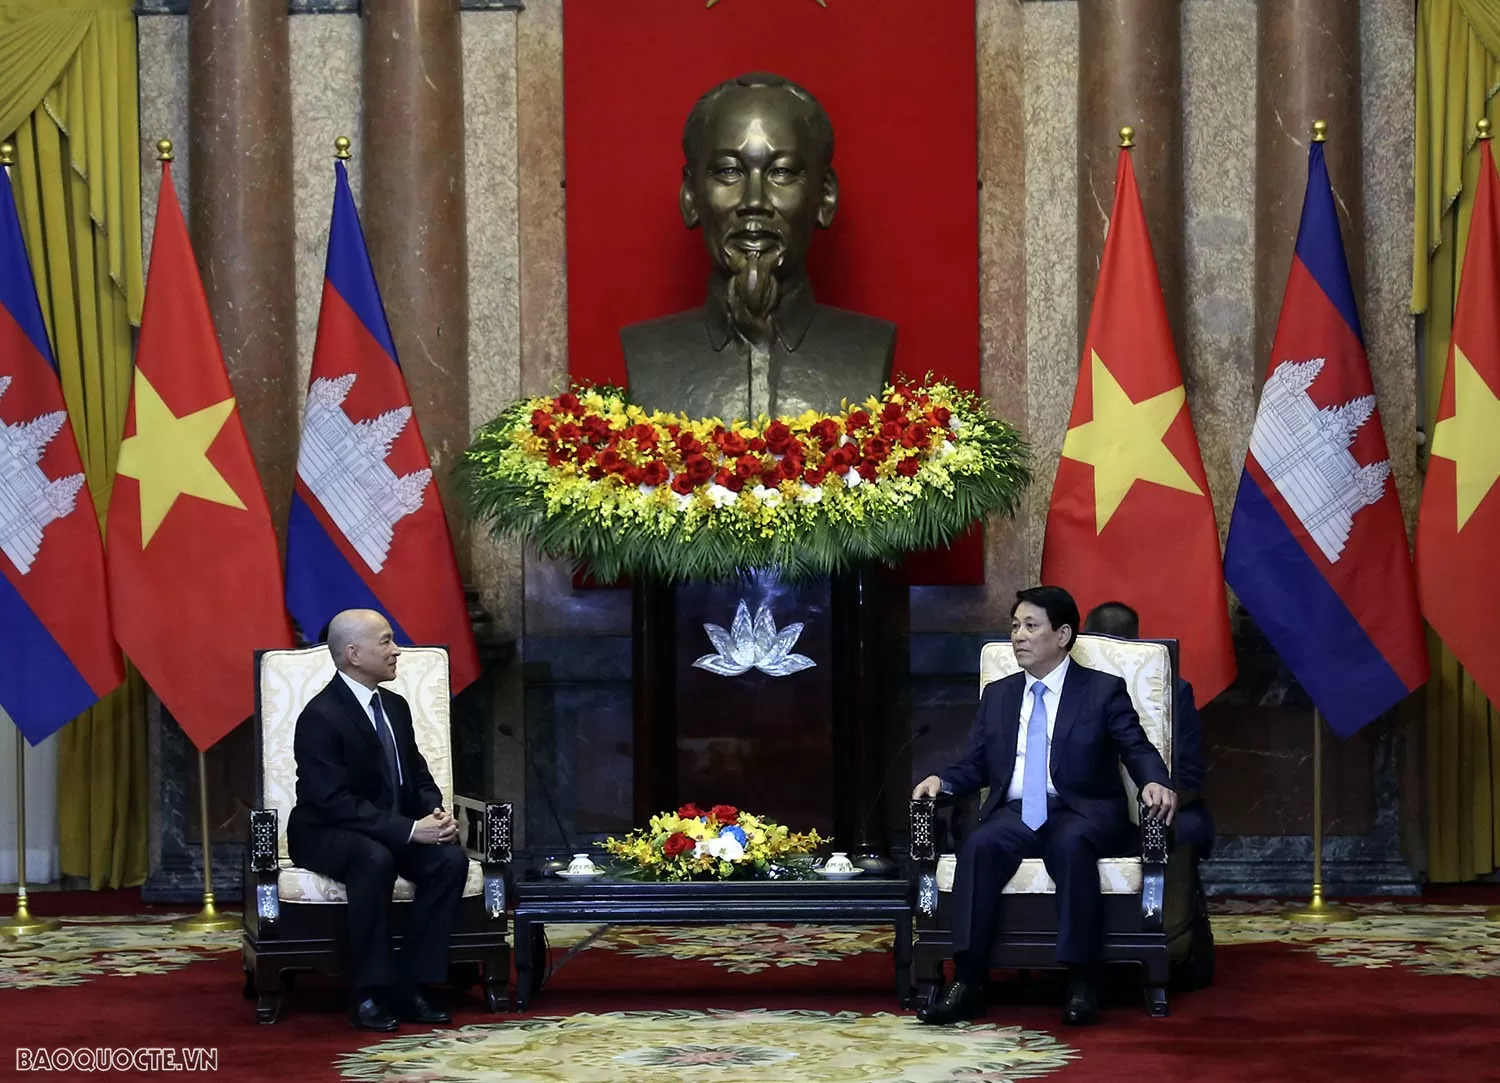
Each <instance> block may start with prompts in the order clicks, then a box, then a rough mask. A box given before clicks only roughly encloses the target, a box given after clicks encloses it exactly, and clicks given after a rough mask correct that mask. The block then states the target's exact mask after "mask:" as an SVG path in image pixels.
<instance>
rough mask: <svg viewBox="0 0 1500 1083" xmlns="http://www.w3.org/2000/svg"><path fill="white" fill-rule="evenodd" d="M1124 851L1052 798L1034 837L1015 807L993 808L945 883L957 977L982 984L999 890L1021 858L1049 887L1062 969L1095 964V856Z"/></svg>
mask: <svg viewBox="0 0 1500 1083" xmlns="http://www.w3.org/2000/svg"><path fill="white" fill-rule="evenodd" d="M1125 826H1126V827H1128V826H1129V824H1128V823H1127V824H1126V825H1125ZM1119 834H1121V835H1124V834H1125V833H1124V832H1121V833H1119ZM1101 835H1102V837H1101ZM1128 846H1129V843H1128V836H1126V837H1124V838H1117V837H1110V833H1108V832H1103V833H1101V831H1100V828H1099V827H1098V825H1096V824H1094V823H1092V822H1091V821H1089V820H1086V819H1084V818H1083V817H1082V816H1080V815H1078V814H1077V813H1076V812H1073V811H1072V810H1070V809H1068V808H1065V807H1064V806H1063V805H1062V803H1061V802H1059V801H1058V799H1057V798H1056V797H1048V798H1047V821H1046V822H1045V823H1044V824H1042V826H1041V829H1040V830H1038V831H1032V830H1031V828H1029V827H1027V826H1026V825H1025V824H1023V823H1022V822H1021V802H1019V801H1012V802H1010V803H1009V804H1008V805H1001V806H999V807H998V808H996V809H995V811H994V812H993V813H991V814H990V816H989V817H988V818H986V819H985V820H984V822H982V823H981V824H980V825H979V826H978V827H977V828H975V829H974V831H973V833H971V834H970V835H969V837H968V838H966V839H965V840H964V845H963V849H962V850H961V851H960V852H959V855H958V868H957V869H956V870H955V873H954V877H953V893H952V896H951V900H950V901H951V904H952V906H953V947H954V951H955V953H956V958H955V965H956V967H957V969H958V976H959V978H961V979H963V980H965V981H970V982H983V980H984V977H985V975H986V974H987V972H988V970H989V959H990V947H991V945H992V944H993V943H994V939H995V933H996V925H997V924H998V921H999V912H1000V891H1001V889H1002V888H1004V887H1005V885H1006V884H1007V883H1009V882H1010V878H1011V877H1012V876H1014V875H1015V874H1016V870H1017V869H1018V868H1020V866H1021V861H1022V859H1024V858H1028V857H1039V858H1041V859H1042V861H1043V863H1044V864H1045V865H1046V866H1047V875H1049V876H1051V877H1052V880H1053V882H1054V883H1056V884H1057V893H1056V895H1055V897H1054V898H1055V902H1056V906H1057V928H1058V934H1057V961H1058V962H1059V963H1063V964H1065V965H1069V966H1087V965H1091V964H1093V963H1097V962H1098V961H1099V954H1100V950H1101V948H1102V945H1103V930H1104V900H1103V895H1102V893H1101V892H1100V890H1099V866H1098V862H1099V858H1100V857H1107V856H1111V855H1113V854H1116V853H1119V852H1122V851H1123V850H1126V849H1128Z"/></svg>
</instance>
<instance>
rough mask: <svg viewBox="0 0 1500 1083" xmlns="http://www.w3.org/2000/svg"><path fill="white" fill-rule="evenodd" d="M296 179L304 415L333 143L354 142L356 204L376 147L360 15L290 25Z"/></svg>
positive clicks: (320, 293)
mask: <svg viewBox="0 0 1500 1083" xmlns="http://www.w3.org/2000/svg"><path fill="white" fill-rule="evenodd" d="M289 33H290V35H291V46H292V176H293V179H294V184H295V186H296V191H297V206H296V213H295V216H294V220H295V226H296V237H297V386H296V388H295V389H294V393H295V395H296V396H297V411H298V416H299V417H300V416H301V411H302V400H303V399H304V398H306V396H307V376H308V373H309V372H311V371H312V355H313V345H314V343H315V342H316V340H317V333H318V309H319V307H320V306H321V303H322V298H323V268H324V265H325V263H326V262H327V259H328V223H329V220H330V218H331V216H332V212H333V179H334V169H333V161H334V159H333V141H334V139H336V138H337V137H338V136H341V135H343V136H348V137H349V138H350V139H352V140H354V145H353V147H352V148H351V152H352V154H353V157H352V158H351V159H350V161H349V162H348V163H347V166H348V171H349V187H350V189H351V190H352V191H353V192H354V201H355V203H356V204H358V203H359V197H360V177H361V171H360V161H361V160H362V158H363V156H364V155H366V154H373V153H378V152H379V148H377V147H363V146H360V144H359V132H360V126H359V120H360V108H361V103H362V100H363V94H362V92H361V89H360V77H359V65H360V27H359V16H358V15H319V16H317V17H311V16H306V17H299V18H296V19H293V20H292V21H291V28H290V31H289Z"/></svg>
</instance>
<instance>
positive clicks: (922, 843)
mask: <svg viewBox="0 0 1500 1083" xmlns="http://www.w3.org/2000/svg"><path fill="white" fill-rule="evenodd" d="M1072 657H1073V659H1074V660H1075V661H1077V662H1081V663H1082V664H1083V665H1086V666H1088V667H1089V668H1091V669H1098V670H1102V671H1104V672H1105V673H1113V674H1115V675H1116V676H1119V677H1121V678H1123V679H1124V681H1125V686H1126V688H1127V689H1128V690H1129V692H1130V699H1131V702H1132V703H1134V704H1135V709H1136V713H1137V714H1138V715H1139V716H1140V719H1141V725H1142V726H1143V728H1144V729H1145V731H1146V736H1147V737H1148V738H1149V739H1150V740H1151V743H1152V744H1153V745H1155V746H1156V749H1157V751H1158V752H1160V753H1161V757H1162V759H1163V760H1164V761H1165V762H1166V764H1167V766H1168V768H1169V769H1170V768H1171V767H1172V740H1173V733H1174V727H1175V724H1176V705H1175V703H1174V702H1173V700H1174V696H1175V690H1176V687H1177V680H1176V677H1177V643H1176V641H1175V640H1124V639H1113V638H1111V637H1109V636H1087V635H1086V636H1079V637H1078V641H1077V643H1076V644H1075V645H1074V647H1073V651H1072ZM1019 668H1020V666H1019V665H1017V663H1016V656H1015V652H1014V651H1013V650H1012V649H1011V645H1010V642H1009V641H1008V640H1007V641H1003V642H997V643H987V644H985V646H984V648H983V649H982V650H981V651H980V655H979V691H980V694H981V695H983V693H984V689H985V686H987V685H988V684H989V683H990V682H991V681H995V680H999V679H1000V678H1002V677H1006V676H1009V675H1010V674H1012V673H1015V672H1016V671H1017V670H1018V669H1019ZM1120 773H1121V775H1122V777H1123V778H1124V780H1125V789H1126V793H1127V796H1128V797H1129V804H1130V810H1131V819H1132V821H1133V822H1134V823H1136V824H1138V825H1140V828H1141V843H1140V850H1141V852H1140V855H1139V856H1133V857H1112V858H1104V859H1102V860H1100V862H1099V881H1100V886H1101V887H1102V888H1103V891H1104V915H1105V930H1104V960H1105V962H1106V963H1115V962H1133V963H1136V964H1138V965H1139V966H1140V967H1141V968H1142V970H1143V971H1144V975H1145V992H1146V1005H1147V1008H1148V1009H1149V1010H1150V1012H1151V1014H1152V1015H1166V1014H1167V979H1168V954H1167V938H1166V932H1165V930H1164V928H1163V923H1162V913H1163V905H1162V903H1163V890H1164V888H1163V881H1164V877H1165V874H1166V861H1167V852H1166V848H1167V839H1166V829H1165V828H1164V827H1163V826H1162V825H1161V824H1160V823H1157V822H1155V821H1152V820H1148V819H1145V818H1143V817H1142V816H1141V814H1140V805H1139V801H1138V799H1137V796H1136V789H1135V783H1134V782H1132V781H1131V779H1130V776H1129V775H1128V774H1127V773H1126V772H1125V770H1124V768H1123V766H1122V767H1121V769H1120ZM970 804H972V805H973V807H975V808H977V804H973V802H972V801H971V802H970ZM962 819H963V817H962V815H961V812H960V810H956V809H954V808H953V802H951V801H948V800H946V799H943V800H939V801H938V802H933V801H913V802H912V803H911V859H912V876H913V880H914V883H913V887H914V891H915V899H916V907H917V920H916V930H917V933H916V935H917V940H916V944H915V945H914V947H913V952H912V981H913V984H914V985H915V986H916V992H917V998H918V1001H919V1002H927V1001H929V1000H930V999H931V998H933V997H935V996H936V995H937V992H938V990H939V989H940V988H941V986H942V980H943V962H944V960H946V959H949V958H951V957H952V955H953V941H952V933H951V930H950V925H949V918H948V913H949V901H948V894H949V892H950V891H951V890H952V888H953V873H954V869H955V868H956V866H957V863H958V859H957V853H956V851H957V850H958V849H959V846H960V843H961V838H960V836H959V831H960V830H961V826H960V824H961V821H962ZM1055 889H1056V886H1055V885H1054V884H1053V882H1052V878H1051V877H1050V876H1048V875H1047V869H1046V867H1045V866H1044V865H1043V864H1042V860H1041V858H1027V859H1026V860H1024V861H1022V862H1021V867H1020V868H1019V869H1018V870H1017V871H1016V874H1015V876H1014V877H1012V878H1011V880H1010V882H1009V883H1008V884H1006V885H1005V887H1004V889H1003V890H1002V892H1001V895H1002V898H1001V906H1000V930H999V933H998V935H997V936H996V939H995V947H994V951H993V952H992V954H991V959H990V965H991V966H992V967H994V968H996V969H1002V968H1012V967H1028V968H1029V967H1049V966H1054V965H1056V948H1057V916H1056V911H1055V909H1054V903H1053V898H1052V896H1053V893H1054V891H1055Z"/></svg>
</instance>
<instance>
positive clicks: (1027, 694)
mask: <svg viewBox="0 0 1500 1083" xmlns="http://www.w3.org/2000/svg"><path fill="white" fill-rule="evenodd" d="M1069 663H1070V659H1069V658H1068V656H1067V655H1063V660H1062V661H1061V662H1060V663H1058V665H1057V668H1056V669H1054V670H1053V671H1052V672H1051V673H1049V674H1047V675H1046V676H1045V677H1043V678H1041V679H1040V680H1038V679H1037V678H1036V677H1033V676H1032V675H1031V674H1030V673H1027V674H1026V690H1025V691H1024V692H1023V693H1022V694H1021V726H1020V729H1018V730H1017V731H1016V769H1015V770H1014V771H1012V772H1011V776H1010V789H1009V790H1008V791H1007V792H1006V794H1005V799H1006V800H1007V801H1019V800H1021V795H1022V791H1023V789H1024V787H1025V783H1026V727H1027V726H1028V725H1029V724H1030V722H1031V712H1032V711H1033V710H1035V705H1036V697H1035V693H1033V692H1032V689H1033V688H1035V687H1036V686H1037V685H1039V684H1040V685H1043V686H1045V687H1046V689H1047V694H1046V695H1045V696H1043V697H1042V706H1043V707H1044V708H1045V709H1046V711H1047V796H1049V797H1056V796H1057V787H1056V786H1054V785H1053V784H1052V731H1053V730H1055V729H1056V728H1057V704H1058V702H1059V701H1060V700H1061V699H1062V686H1063V680H1064V678H1066V677H1067V675H1068V665H1069Z"/></svg>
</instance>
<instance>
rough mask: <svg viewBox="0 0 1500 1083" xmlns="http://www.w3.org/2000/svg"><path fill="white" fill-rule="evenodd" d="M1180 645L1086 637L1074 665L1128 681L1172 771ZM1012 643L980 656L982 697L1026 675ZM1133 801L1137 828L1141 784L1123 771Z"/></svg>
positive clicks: (1134, 700)
mask: <svg viewBox="0 0 1500 1083" xmlns="http://www.w3.org/2000/svg"><path fill="white" fill-rule="evenodd" d="M1175 646H1176V641H1175V640H1166V639H1115V638H1114V637H1113V636H1097V635H1081V636H1079V637H1078V639H1077V641H1076V642H1075V643H1074V644H1073V650H1072V652H1071V655H1072V658H1073V661H1075V662H1078V663H1080V664H1082V665H1085V666H1088V667H1089V668H1090V669H1097V670H1102V671H1103V672H1105V673H1113V674H1114V675H1115V676H1117V677H1120V678H1121V679H1123V680H1124V681H1125V688H1126V690H1127V691H1129V693H1130V701H1131V702H1132V703H1133V704H1135V713H1136V714H1138V715H1140V718H1141V727H1142V728H1143V729H1144V730H1145V731H1146V736H1147V738H1149V739H1150V741H1151V743H1152V744H1153V745H1155V746H1156V750H1157V751H1158V752H1160V753H1161V758H1162V760H1163V761H1164V762H1165V763H1166V765H1167V769H1168V770H1171V769H1172V734H1173V727H1174V726H1175V723H1176V712H1177V653H1176V651H1175V650H1174V649H1173V648H1174V647H1175ZM1020 668H1021V667H1020V665H1019V664H1017V662H1016V653H1015V650H1014V649H1013V648H1012V647H1011V644H1010V640H1008V639H1005V640H999V641H997V642H994V643H986V644H985V645H984V647H983V648H981V649H980V652H979V694H980V695H981V696H982V695H984V689H985V686H986V685H988V684H989V683H990V682H991V681H996V680H999V679H1000V678H1001V677H1008V676H1010V675H1011V674H1012V673H1015V672H1017V671H1019V670H1020ZM1120 776H1121V777H1122V778H1123V779H1124V780H1125V792H1126V795H1127V796H1128V797H1129V799H1130V800H1129V804H1130V819H1131V822H1133V823H1134V822H1137V820H1138V818H1139V813H1138V811H1137V809H1136V802H1135V783H1134V782H1133V781H1131V778H1130V775H1129V773H1127V772H1126V770H1125V768H1124V767H1123V766H1121V768H1120Z"/></svg>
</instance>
